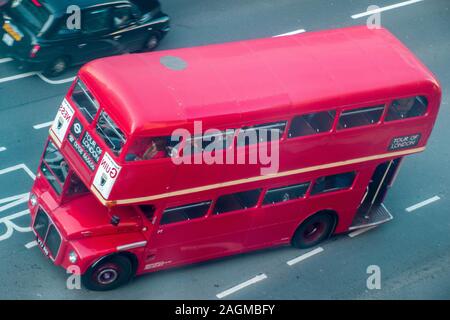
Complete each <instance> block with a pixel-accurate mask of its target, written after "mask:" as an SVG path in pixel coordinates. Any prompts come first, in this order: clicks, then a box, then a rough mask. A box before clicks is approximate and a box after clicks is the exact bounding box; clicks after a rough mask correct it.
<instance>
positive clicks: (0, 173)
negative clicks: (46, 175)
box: [0, 163, 36, 180]
mask: <svg viewBox="0 0 450 320" xmlns="http://www.w3.org/2000/svg"><path fill="white" fill-rule="evenodd" d="M20 169H22V170H24V171H25V172H26V173H27V174H28V175H29V176H30V178H31V179H33V180H35V179H36V176H35V175H34V173H33V172H31V170H30V168H28V167H27V166H26V165H25V164H24V163H21V164H18V165H15V166H12V167H9V168H5V169H1V170H0V175H2V174H5V173H9V172H12V171H16V170H20Z"/></svg>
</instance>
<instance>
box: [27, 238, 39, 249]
mask: <svg viewBox="0 0 450 320" xmlns="http://www.w3.org/2000/svg"><path fill="white" fill-rule="evenodd" d="M37 244H38V243H37V241H36V240H34V241H31V242H28V243H27V244H25V248H27V249H31V248H33V247H36V246H37Z"/></svg>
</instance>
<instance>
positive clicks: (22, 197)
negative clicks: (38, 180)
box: [0, 193, 30, 212]
mask: <svg viewBox="0 0 450 320" xmlns="http://www.w3.org/2000/svg"><path fill="white" fill-rule="evenodd" d="M29 196H30V194H29V193H23V194H18V195H16V196H12V197H8V198H3V199H0V204H4V203H8V202H9V203H8V204H6V205H4V206H1V207H0V212H2V211H5V210H8V209H9V208H12V207H15V206H18V205H19V204H21V203H25V202H28V198H29Z"/></svg>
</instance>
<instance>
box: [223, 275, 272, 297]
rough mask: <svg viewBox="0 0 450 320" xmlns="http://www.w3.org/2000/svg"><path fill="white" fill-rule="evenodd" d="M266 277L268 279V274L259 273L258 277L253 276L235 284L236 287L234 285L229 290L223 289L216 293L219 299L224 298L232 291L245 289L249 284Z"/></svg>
mask: <svg viewBox="0 0 450 320" xmlns="http://www.w3.org/2000/svg"><path fill="white" fill-rule="evenodd" d="M264 279H267V276H266V275H265V274H264V273H262V274H260V275H257V276H256V277H253V278H251V279H250V280H247V281H245V282H242V283H240V284H238V285H237V286H234V287H232V288H230V289H228V290H225V291H223V292H221V293H218V294H216V297H217V298H219V299H222V298H224V297H226V296H229V295H230V294H232V293H235V292H236V291H239V290H241V289H243V288H245V287H248V286H250V285H252V284H255V283H257V282H259V281H262V280H264Z"/></svg>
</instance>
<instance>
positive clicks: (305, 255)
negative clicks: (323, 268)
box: [286, 247, 323, 266]
mask: <svg viewBox="0 0 450 320" xmlns="http://www.w3.org/2000/svg"><path fill="white" fill-rule="evenodd" d="M322 251H323V248H322V247H318V248H316V249H314V250H312V251H310V252H308V253H305V254H303V255H301V256H299V257H297V258H295V259H292V260H289V261H288V262H286V263H287V264H288V265H289V266H292V265H294V264H296V263H299V262H300V261H303V260H305V259H308V258H310V257H312V256H313V255H316V254H318V253H321V252H322Z"/></svg>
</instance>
